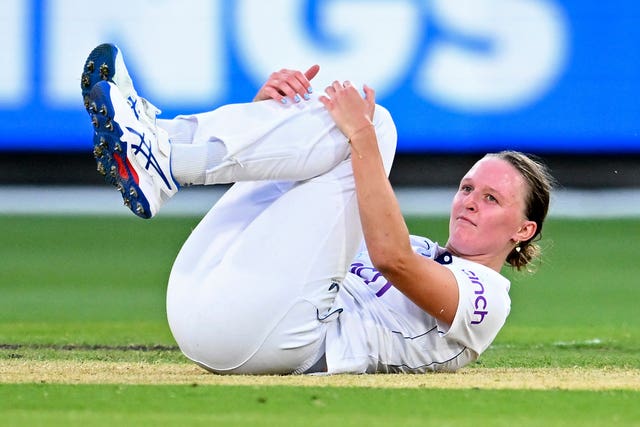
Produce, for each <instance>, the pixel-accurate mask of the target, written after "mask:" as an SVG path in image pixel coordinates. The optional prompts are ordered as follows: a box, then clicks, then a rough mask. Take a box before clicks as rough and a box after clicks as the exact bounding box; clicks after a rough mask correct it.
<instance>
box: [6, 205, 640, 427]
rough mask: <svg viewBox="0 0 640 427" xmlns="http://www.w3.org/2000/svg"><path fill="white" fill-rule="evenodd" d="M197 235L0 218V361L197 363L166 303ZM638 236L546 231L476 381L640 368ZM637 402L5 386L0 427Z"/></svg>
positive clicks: (373, 416)
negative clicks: (532, 372)
mask: <svg viewBox="0 0 640 427" xmlns="http://www.w3.org/2000/svg"><path fill="white" fill-rule="evenodd" d="M197 222H198V219H197V218H175V217H167V218H165V217H160V218H157V219H154V220H151V221H142V220H139V219H137V218H133V217H131V218H129V217H77V218H72V217H49V216H0V236H1V237H0V239H1V240H0V241H1V243H2V244H1V245H0V272H1V273H0V291H1V297H0V344H1V345H3V346H1V347H0V359H3V358H4V359H15V358H20V359H22V360H27V361H28V360H51V359H73V360H120V361H144V362H152V363H155V362H184V363H188V362H187V361H186V360H185V359H184V358H183V357H182V356H181V355H180V353H179V351H178V350H177V349H176V348H175V342H174V341H173V338H172V337H171V334H170V332H169V329H168V326H167V323H166V317H165V290H166V283H167V277H168V274H169V271H170V268H171V264H172V262H173V259H174V258H175V256H176V254H177V252H178V250H179V248H180V246H181V244H182V242H183V241H184V240H185V239H186V237H187V235H188V234H189V232H190V230H191V229H192V228H193V227H194V226H195V225H196V224H197ZM408 222H409V226H410V229H411V231H412V232H413V233H414V234H424V235H427V236H430V237H431V238H433V239H434V240H437V241H440V242H442V243H443V242H444V241H445V240H446V229H447V226H446V221H445V220H444V219H442V218H431V219H420V218H409V220H408ZM637 236H640V220H639V219H624V220H622V219H620V220H598V221H592V220H591V221H590V220H560V219H553V218H552V219H550V220H549V221H548V224H546V225H545V230H544V237H545V240H544V242H545V246H546V248H545V257H544V260H543V262H542V265H541V266H540V267H539V269H538V270H539V271H538V272H537V273H536V274H533V275H530V274H526V273H524V274H523V273H509V276H510V277H511V279H512V287H511V297H512V312H511V316H510V317H509V319H508V321H507V325H506V326H505V328H504V329H503V331H501V333H500V334H499V335H498V338H497V339H496V341H495V343H494V345H493V346H492V347H491V348H490V349H489V350H488V351H487V352H486V353H485V354H484V355H483V356H482V358H481V359H480V361H479V362H478V363H477V364H476V365H475V366H483V367H525V368H527V367H531V368H536V367H573V366H580V367H627V368H636V369H637V368H640V310H637V308H636V307H637V300H638V297H639V296H640V289H639V288H638V283H640V282H639V280H638V277H640V263H639V262H638V258H639V257H638V255H640V250H639V249H638V246H637V242H636V240H637ZM126 260H135V262H133V261H126ZM94 346H97V347H94ZM127 346H134V347H130V348H129V349H128V350H127V349H126V347H127ZM154 346H159V347H154ZM638 397H640V393H638V392H632V391H628V392H622V391H610V392H588V391H584V392H582V391H544V392H543V391H525V390H521V391H497V390H496V391H492V390H424V389H414V390H408V389H407V390H384V389H337V388H331V389H318V388H298V387H269V388H265V387H232V386H200V387H186V386H155V387H154V386H112V385H95V386H94V385H91V386H89V385H84V386H72V385H53V384H19V385H18V384H5V385H0V413H1V414H2V420H3V424H5V425H63V424H64V425H79V424H82V425H107V424H111V425H113V424H114V423H117V424H123V423H125V424H129V425H151V424H153V425H169V424H176V425H212V424H213V425H216V424H218V425H275V424H283V423H288V424H291V425H298V424H302V423H304V424H306V425H310V426H311V425H327V424H328V423H330V424H339V425H372V426H375V425H441V426H446V425H471V424H474V425H475V424H477V423H478V422H483V423H485V424H489V425H518V426H526V425H540V424H546V425H568V424H572V425H582V426H585V425H586V426H588V425H640V414H639V409H638V407H640V406H638V405H637V402H638V401H639V399H638ZM125 421H126V422H125Z"/></svg>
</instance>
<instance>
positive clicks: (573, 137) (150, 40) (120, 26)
mask: <svg viewBox="0 0 640 427" xmlns="http://www.w3.org/2000/svg"><path fill="white" fill-rule="evenodd" d="M638 22H640V3H638V2H635V1H632V0H624V1H623V0H620V1H617V2H587V1H584V0H564V1H560V0H430V1H424V0H422V1H419V0H271V1H261V0H237V1H233V2H223V1H222V0H184V1H178V0H175V1H170V0H167V1H162V2H158V1H150V0H126V1H125V0H111V1H109V2H104V3H97V4H96V5H93V4H92V5H91V7H89V6H88V4H87V3H86V2H84V1H81V0H32V1H23V0H4V1H3V2H2V4H0V40H2V49H0V61H1V63H2V66H1V67H0V152H2V151H4V152H8V151H60V150H62V151H78V152H81V151H89V150H90V149H91V132H92V129H91V125H90V123H89V121H88V118H87V115H86V112H85V111H84V109H83V106H82V100H81V97H80V89H79V87H80V74H81V71H82V66H83V64H84V61H85V59H86V56H87V54H88V53H89V52H90V50H91V49H92V48H93V47H94V46H96V45H97V44H99V43H102V42H105V41H110V42H114V43H116V44H118V45H119V46H120V47H121V48H122V50H123V52H124V55H125V59H126V61H127V65H128V67H129V69H130V72H131V74H132V75H133V76H134V80H135V83H136V87H137V88H138V91H139V92H140V93H141V94H142V95H143V96H145V97H146V98H148V99H150V100H151V101H152V102H153V103H154V104H156V105H158V106H159V107H160V108H161V109H162V110H163V114H162V116H161V117H163V118H171V117H173V116H175V115H177V114H182V113H196V112H201V111H207V110H210V109H213V108H215V107H217V106H220V105H223V104H228V103H236V102H247V101H250V100H251V99H252V97H253V95H254V94H255V92H256V91H257V89H258V88H259V87H260V86H261V84H262V83H263V82H264V81H265V80H266V79H267V77H268V76H269V74H270V73H271V72H272V71H275V70H278V69H281V68H297V69H306V67H308V66H310V65H312V64H315V63H318V64H320V66H321V71H320V74H319V76H318V77H317V79H316V80H314V82H313V83H314V87H315V89H316V91H322V90H323V88H324V87H325V85H326V84H327V83H329V82H330V81H332V80H334V79H339V80H344V79H350V80H353V81H354V82H359V83H366V84H368V85H370V86H372V87H373V88H375V89H376V91H377V101H378V103H380V104H382V105H384V106H385V107H387V108H388V109H389V110H390V111H391V113H392V115H393V116H394V118H395V120H396V124H397V127H398V136H399V151H401V152H406V153H413V152H417V153H462V152H483V151H493V150H497V149H504V148H512V149H519V150H523V151H528V152H534V153H640V25H638Z"/></svg>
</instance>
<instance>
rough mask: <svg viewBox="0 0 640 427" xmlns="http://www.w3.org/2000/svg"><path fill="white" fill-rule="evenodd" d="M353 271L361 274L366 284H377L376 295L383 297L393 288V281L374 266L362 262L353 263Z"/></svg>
mask: <svg viewBox="0 0 640 427" xmlns="http://www.w3.org/2000/svg"><path fill="white" fill-rule="evenodd" d="M349 271H350V272H351V273H353V274H356V275H358V276H360V278H361V279H362V280H363V281H364V283H365V284H367V285H369V286H377V287H378V290H377V291H376V296H377V297H381V296H382V295H384V293H385V292H387V291H388V290H389V289H390V288H391V286H392V285H391V282H389V281H388V280H387V279H385V278H384V276H383V275H382V274H380V272H379V271H378V270H376V269H375V268H373V267H369V266H365V265H364V264H363V263H361V262H354V263H353V264H351V270H349Z"/></svg>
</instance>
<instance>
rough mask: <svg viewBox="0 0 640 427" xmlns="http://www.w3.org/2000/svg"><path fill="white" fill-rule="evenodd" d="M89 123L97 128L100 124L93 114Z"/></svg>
mask: <svg viewBox="0 0 640 427" xmlns="http://www.w3.org/2000/svg"><path fill="white" fill-rule="evenodd" d="M91 123H93V127H94V128H98V126H100V123H98V118H97V117H96V116H95V115H93V114H92V115H91Z"/></svg>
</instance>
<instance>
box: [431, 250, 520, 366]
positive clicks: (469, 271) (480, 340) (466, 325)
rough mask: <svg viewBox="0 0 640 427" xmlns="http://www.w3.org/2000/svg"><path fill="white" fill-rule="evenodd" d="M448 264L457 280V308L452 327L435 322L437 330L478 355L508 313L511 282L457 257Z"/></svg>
mask: <svg viewBox="0 0 640 427" xmlns="http://www.w3.org/2000/svg"><path fill="white" fill-rule="evenodd" d="M447 267H448V268H449V269H450V270H451V271H452V272H453V274H454V275H455V278H456V281H457V283H458V289H459V301H458V310H457V311H456V315H455V317H454V319H453V323H452V324H451V326H447V325H446V324H443V323H442V322H438V330H439V331H440V333H441V334H442V336H443V337H444V338H446V339H450V340H455V341H457V342H459V343H461V344H463V345H465V346H467V347H469V348H470V349H472V350H473V351H475V352H476V353H478V354H481V353H482V352H484V351H485V350H486V349H487V348H488V347H489V345H491V343H492V342H493V340H494V339H495V337H496V335H498V332H499V331H500V329H502V327H503V326H504V323H505V321H506V319H507V316H508V315H509V312H510V310H511V299H510V298H509V285H510V283H509V281H508V280H507V279H506V278H505V277H504V276H502V275H500V274H499V273H497V272H496V271H494V270H491V269H489V268H487V267H485V266H483V265H480V264H476V263H472V262H468V261H466V262H465V261H464V260H460V259H457V260H456V261H454V262H453V263H451V264H450V265H447Z"/></svg>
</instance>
